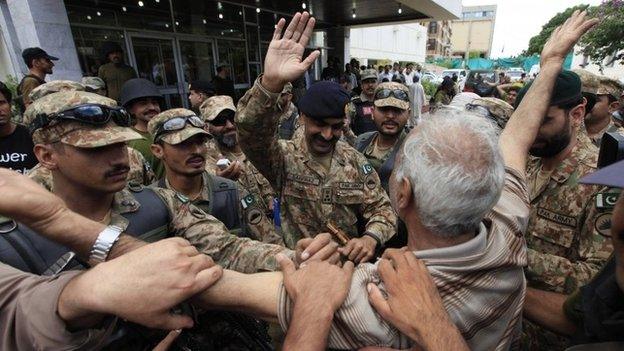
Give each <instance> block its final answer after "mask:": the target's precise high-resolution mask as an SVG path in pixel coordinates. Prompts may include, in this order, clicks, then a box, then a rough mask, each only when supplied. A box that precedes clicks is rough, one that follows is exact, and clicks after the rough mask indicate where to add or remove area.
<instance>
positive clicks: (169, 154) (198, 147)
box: [152, 134, 208, 176]
mask: <svg viewBox="0 0 624 351" xmlns="http://www.w3.org/2000/svg"><path fill="white" fill-rule="evenodd" d="M207 139H208V138H207V137H206V135H204V134H198V135H195V136H192V137H190V138H188V139H186V140H185V141H183V142H181V143H179V144H176V145H170V144H167V143H163V144H162V145H159V144H154V145H155V146H156V147H160V151H158V150H156V149H155V148H152V152H154V155H155V156H156V157H158V158H160V159H161V160H163V162H164V163H165V168H166V169H167V174H170V173H171V172H172V173H175V174H179V175H184V176H197V175H199V174H202V172H203V171H204V169H205V168H206V154H207V153H208V146H207V144H206V141H207Z"/></svg>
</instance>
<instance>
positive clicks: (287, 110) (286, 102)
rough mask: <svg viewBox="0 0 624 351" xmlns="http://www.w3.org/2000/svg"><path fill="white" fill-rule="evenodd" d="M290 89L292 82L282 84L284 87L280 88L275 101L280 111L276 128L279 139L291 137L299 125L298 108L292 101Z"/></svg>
mask: <svg viewBox="0 0 624 351" xmlns="http://www.w3.org/2000/svg"><path fill="white" fill-rule="evenodd" d="M292 89H293V85H292V83H290V82H289V83H287V84H286V85H284V89H282V93H281V94H280V98H279V100H278V102H277V105H278V107H279V109H280V110H281V111H282V115H281V116H280V120H279V127H278V129H277V131H278V133H279V137H280V139H286V140H290V139H292V137H293V134H294V133H295V131H296V130H297V129H298V128H299V127H300V123H299V110H297V106H295V104H293V102H292V96H293V94H292Z"/></svg>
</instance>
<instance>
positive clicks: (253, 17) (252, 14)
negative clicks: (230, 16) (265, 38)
mask: <svg viewBox="0 0 624 351" xmlns="http://www.w3.org/2000/svg"><path fill="white" fill-rule="evenodd" d="M262 12H263V11H260V14H262ZM245 22H251V23H258V12H256V9H255V8H253V7H245Z"/></svg>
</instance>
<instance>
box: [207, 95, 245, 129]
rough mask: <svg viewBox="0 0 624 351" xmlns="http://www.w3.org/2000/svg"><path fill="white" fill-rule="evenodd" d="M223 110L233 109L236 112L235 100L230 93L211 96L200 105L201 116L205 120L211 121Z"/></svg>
mask: <svg viewBox="0 0 624 351" xmlns="http://www.w3.org/2000/svg"><path fill="white" fill-rule="evenodd" d="M223 110H232V111H234V112H236V106H234V100H232V97H230V96H228V95H217V96H211V97H209V98H208V99H206V101H204V102H202V104H201V106H199V111H200V113H201V117H202V119H203V120H204V121H206V122H210V121H212V120H213V119H215V118H217V116H218V115H219V113H221V111H223Z"/></svg>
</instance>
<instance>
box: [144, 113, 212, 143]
mask: <svg viewBox="0 0 624 351" xmlns="http://www.w3.org/2000/svg"><path fill="white" fill-rule="evenodd" d="M190 116H196V117H197V115H196V114H195V112H193V111H191V110H187V109H185V108H172V109H170V110H166V111H163V112H161V113H159V114H157V115H156V116H154V117H153V118H152V119H151V120H150V121H149V123H148V124H147V131H148V132H149V133H150V135H151V136H152V137H153V138H155V137H156V132H157V131H158V128H160V127H161V126H162V125H163V124H164V123H165V122H167V121H169V120H171V119H173V118H177V117H190ZM197 134H203V135H207V136H209V137H212V135H210V133H208V132H207V131H205V130H204V129H203V128H199V127H195V126H193V125H191V124H190V123H188V122H187V123H186V124H185V125H184V128H182V129H180V130H174V131H170V132H164V133H163V134H160V136H159V139H160V140H163V141H164V142H165V143H167V144H170V145H177V144H179V143H181V142H183V141H184V140H186V139H188V138H190V137H192V136H195V135H197Z"/></svg>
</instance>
